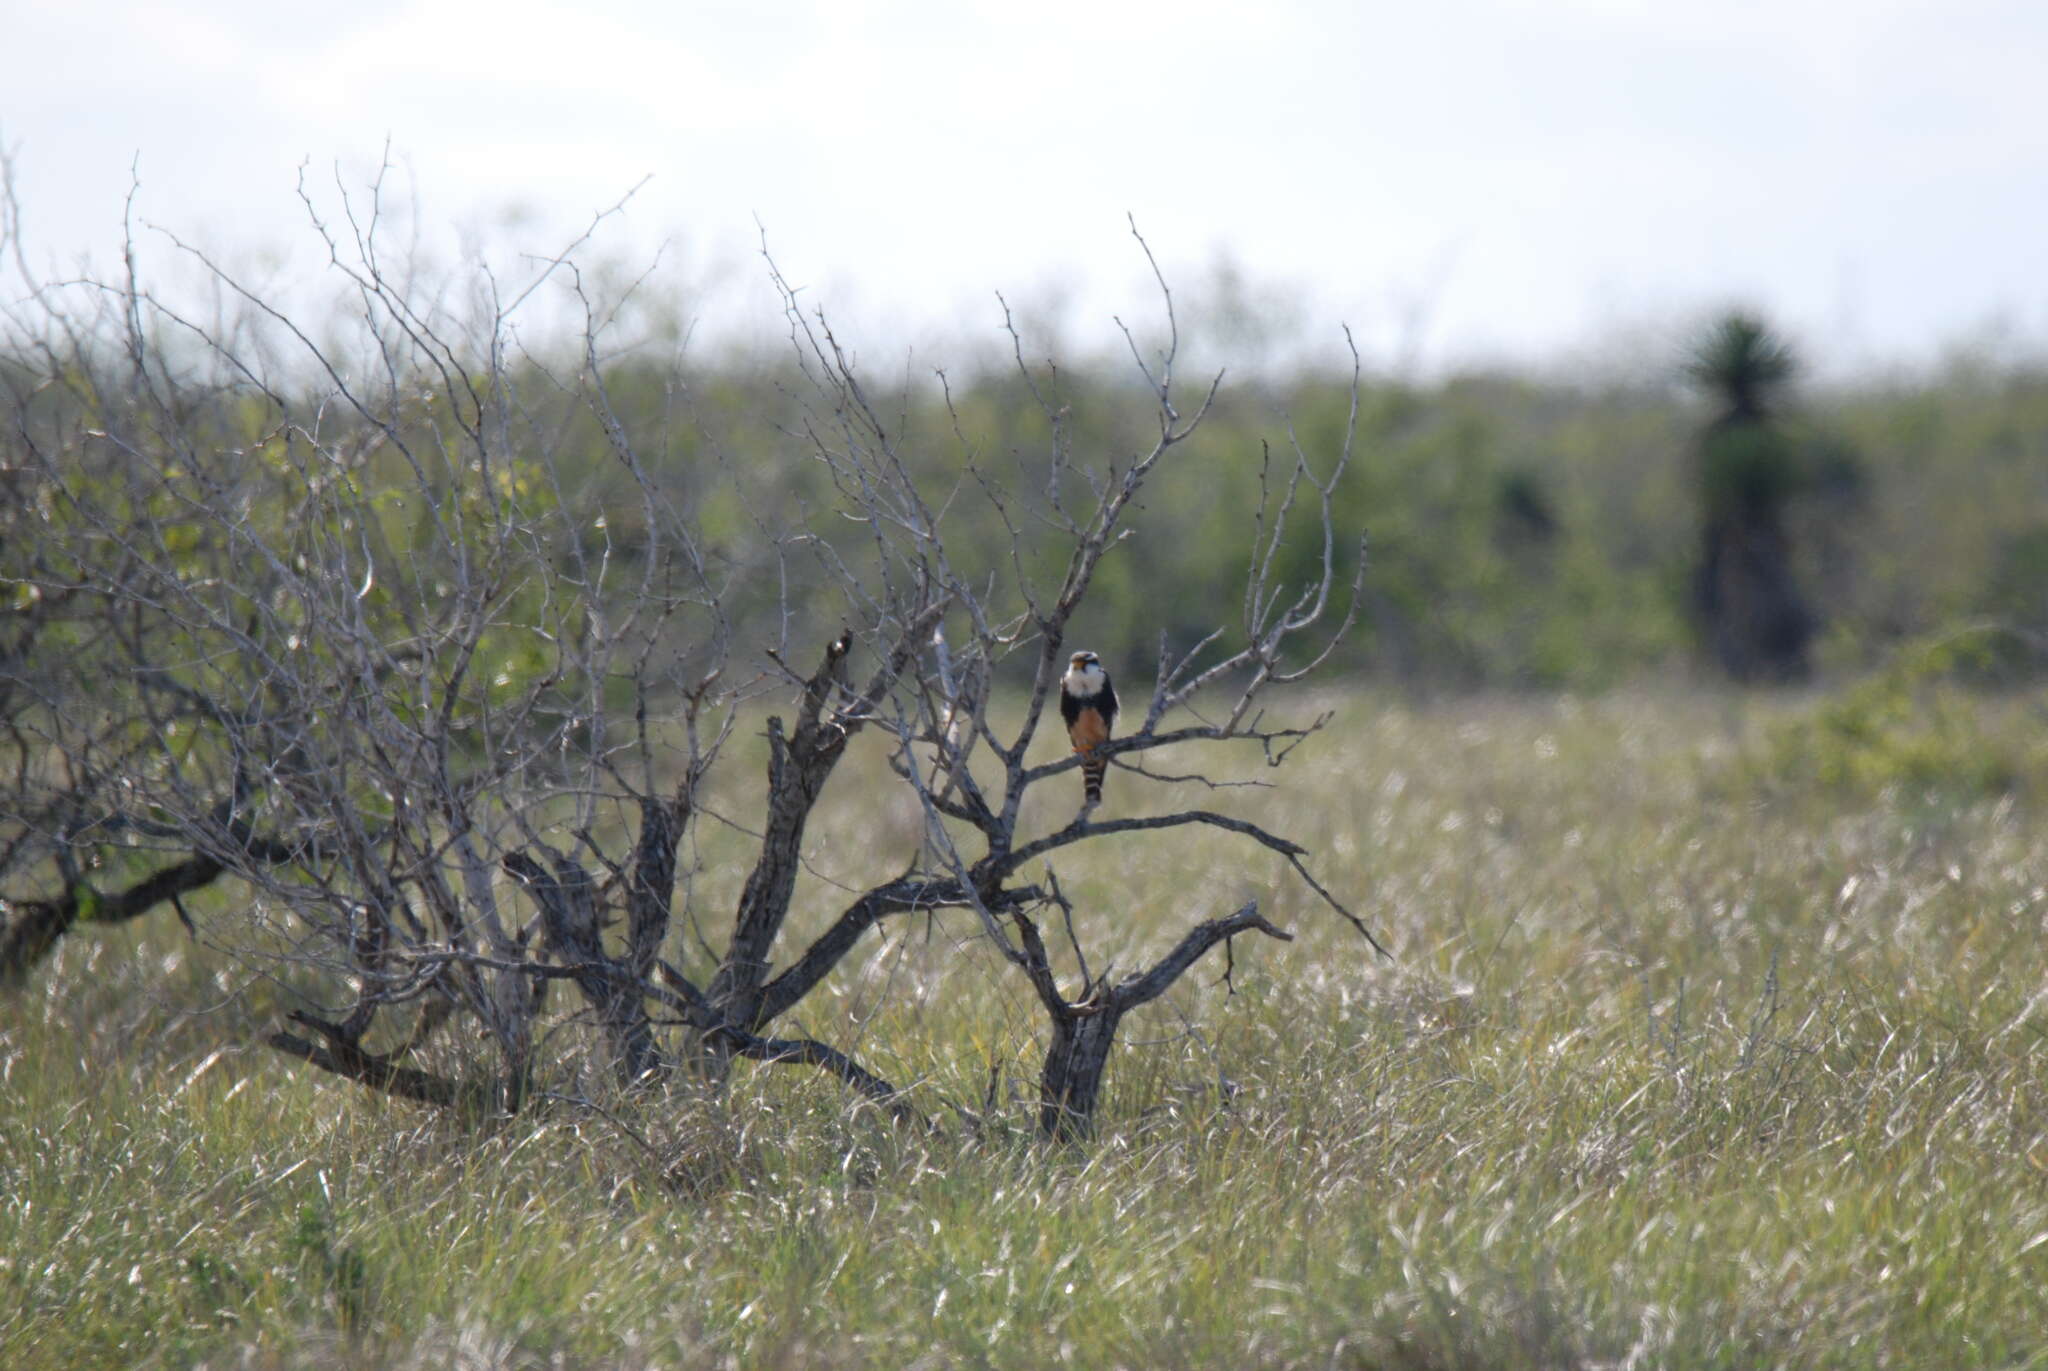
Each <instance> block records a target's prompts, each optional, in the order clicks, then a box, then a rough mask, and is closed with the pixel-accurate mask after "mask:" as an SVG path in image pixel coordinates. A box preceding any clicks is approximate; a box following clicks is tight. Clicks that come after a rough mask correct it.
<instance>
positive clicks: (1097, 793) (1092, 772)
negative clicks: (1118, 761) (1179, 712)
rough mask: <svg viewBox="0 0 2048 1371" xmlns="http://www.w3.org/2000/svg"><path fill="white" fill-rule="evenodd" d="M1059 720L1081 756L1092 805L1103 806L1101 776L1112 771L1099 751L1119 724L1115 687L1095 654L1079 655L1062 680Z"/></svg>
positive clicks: (1078, 653)
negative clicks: (1064, 723)
mask: <svg viewBox="0 0 2048 1371" xmlns="http://www.w3.org/2000/svg"><path fill="white" fill-rule="evenodd" d="M1060 717H1061V718H1063V719H1065V720H1066V721H1067V737H1068V738H1069V739H1070V740H1071V741H1072V742H1073V744H1074V751H1076V752H1078V753H1080V754H1081V783H1082V785H1083V787H1084V790H1083V793H1084V794H1085V795H1086V797H1087V801H1088V803H1089V804H1091V805H1099V804H1101V803H1102V774H1103V773H1104V772H1105V771H1107V770H1109V758H1108V757H1105V756H1103V755H1102V753H1101V751H1100V750H1099V749H1100V748H1101V746H1102V744H1104V743H1106V742H1108V741H1109V730H1110V729H1111V727H1113V726H1114V725H1115V723H1116V687H1115V686H1113V685H1111V684H1110V683H1109V673H1108V672H1107V671H1104V670H1103V669H1102V661H1101V659H1100V658H1098V657H1097V656H1096V655H1095V654H1094V653H1092V652H1076V653H1075V654H1074V656H1073V659H1072V661H1070V662H1069V663H1068V665H1067V674H1066V675H1064V676H1062V677H1060Z"/></svg>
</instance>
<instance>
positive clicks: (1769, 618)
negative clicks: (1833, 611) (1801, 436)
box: [1685, 310, 1814, 681]
mask: <svg viewBox="0 0 2048 1371" xmlns="http://www.w3.org/2000/svg"><path fill="white" fill-rule="evenodd" d="M1798 370H1799V362H1798V358H1797V356H1796V355H1795V354H1794V353H1793V351H1792V348H1791V346H1790V345H1789V344H1787V343H1786V342H1785V341H1784V340H1783V339H1782V338H1780V337H1779V336H1778V335H1777V334H1775V333H1774V332H1773V331H1772V330H1771V329H1770V327H1769V326H1768V325H1767V324H1765V323H1764V322H1763V321H1762V320H1761V319H1759V318H1757V317H1756V316H1755V315H1752V314H1747V313H1744V312H1742V311H1739V310H1738V311H1734V312H1731V313H1729V314H1726V315H1724V316H1722V317H1721V318H1720V319H1717V320H1716V321H1715V322H1714V323H1713V324H1711V325H1710V326H1709V327H1708V328H1707V331H1706V333H1705V334H1704V335H1703V336H1702V337H1701V339H1700V341H1699V342H1698V344H1697V345H1696V346H1695V347H1694V349H1693V352H1692V356H1691V358H1690V359H1689V360H1688V362H1687V363H1686V366H1685V373H1686V375H1687V376H1688V377H1689V378H1690V379H1691V380H1692V381H1693V382H1694V383H1695V384H1696V385H1698V386H1699V387H1700V388H1701V389H1702V390H1703V391H1705V392H1706V393H1707V395H1708V397H1709V398H1710V399H1711V400H1712V401H1713V403H1714V406H1715V413H1714V415H1713V417H1712V418H1711V419H1709V420H1708V422H1707V425H1706V427H1705V428H1704V429H1703V430H1702V431H1701V433H1700V438H1699V450H1698V479H1699V489H1700V515H1701V540H1700V542H1701V549H1700V567H1699V572H1698V575H1697V578H1696V580H1695V583H1694V599H1695V605H1694V607H1695V609H1696V611H1697V613H1698V616H1699V622H1700V631H1701V635H1702V637H1703V638H1704V640H1705V643H1706V646H1707V647H1708V648H1709V650H1711V651H1712V653H1713V654H1714V657H1715V659H1716V660H1717V661H1718V662H1719V663H1720V664H1721V667H1722V669H1723V670H1725V671H1726V672H1727V673H1728V674H1729V675H1730V676H1731V677H1733V678H1734V679H1736V680H1738V681H1755V680H1789V679H1796V678H1798V677H1801V676H1804V675H1805V674H1806V671H1807V657H1806V649H1807V644H1808V643H1809V642H1810V641H1811V639H1812V637H1813V627H1814V620H1813V614H1812V612H1811V611H1810V610H1809V609H1808V608H1807V605H1806V601H1805V598H1804V597H1803V596H1802V595H1801V594H1800V592H1799V586H1798V584H1797V582H1796V580H1795V579H1794V577H1793V574H1792V557H1791V548H1790V543H1789V540H1788V538H1787V536H1786V532H1785V506H1786V505H1787V504H1788V503H1789V502H1790V501H1791V499H1792V497H1793V496H1794V495H1795V494H1796V493H1797V492H1798V490H1799V487H1800V484H1801V479H1802V477H1801V466H1800V453H1799V444H1798V441H1797V439H1796V438H1795V437H1794V436H1793V435H1792V434H1791V433H1790V432H1789V431H1788V429H1787V428H1786V426H1785V424H1784V422H1783V419H1782V410H1783V401H1784V397H1785V392H1786V391H1787V389H1788V388H1789V386H1790V384H1791V381H1792V379H1793V377H1794V376H1796V375H1797V374H1798Z"/></svg>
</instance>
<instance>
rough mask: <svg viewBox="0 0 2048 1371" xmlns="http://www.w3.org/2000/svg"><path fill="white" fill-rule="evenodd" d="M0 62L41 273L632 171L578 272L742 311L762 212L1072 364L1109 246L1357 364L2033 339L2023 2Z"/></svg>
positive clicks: (324, 16)
mask: <svg viewBox="0 0 2048 1371" xmlns="http://www.w3.org/2000/svg"><path fill="white" fill-rule="evenodd" d="M0 33H4V34H5V41H4V56H0V139H4V141H5V144H6V145H7V146H8V147H9V148H11V149H12V150H13V152H14V161H15V179H16V189H17V192H18V195H19V197H20V199H21V202H22V205H23V209H24V222H25V235H24V236H25V239H26V242H27V244H28V248H29V252H30V256H31V258H32V259H33V260H34V261H35V262H36V263H37V264H38V265H39V266H42V265H54V266H56V267H59V268H64V269H68V268H70V267H71V266H74V265H75V264H76V263H77V261H78V260H79V259H80V258H81V257H86V256H89V257H90V258H91V259H92V260H93V262H94V263H95V264H96V265H98V266H100V267H101V268H102V269H104V268H105V267H106V266H107V265H108V264H109V263H111V262H113V261H115V260H116V257H115V252H116V248H115V244H116V243H117V242H118V236H119V225H120V220H121V213H122V200H123V197H124V195H125V193H126V191H127V189H128V186H129V179H130V168H131V165H132V166H135V167H136V168H138V169H139V176H140V181H141V190H140V195H139V199H138V207H139V209H138V212H139V215H140V217H142V218H144V219H146V220H147V221H149V222H151V223H154V224H161V225H164V226H167V227H169V228H172V229H174V230H176V231H177V232H178V233H179V234H180V235H181V236H184V237H187V238H190V239H194V240H197V241H200V242H203V243H206V244H208V245H209V246H210V247H212V248H214V249H215V250H217V251H221V252H224V253H228V254H231V255H240V256H245V257H248V258H249V259H251V260H253V257H254V254H256V253H257V251H258V250H259V249H262V250H265V251H267V252H269V253H270V254H271V256H272V257H273V258H274V259H275V260H278V261H281V262H282V263H283V264H284V266H283V268H282V269H283V270H285V271H290V270H295V269H298V268H301V267H305V266H308V265H309V264H311V263H312V262H314V261H315V260H317V257H318V254H317V253H316V252H314V251H313V250H312V246H313V245H311V244H310V243H308V242H307V240H306V234H305V231H304V227H303V225H304V222H305V221H304V217H303V213H302V211H301V209H300V207H299V205H298V202H297V200H296V198H295V195H294V189H293V188H294V185H295V182H296V178H297V176H298V170H299V168H300V167H301V166H302V165H306V166H308V167H309V168H310V172H311V174H312V175H313V176H314V177H315V178H316V180H317V181H318V182H319V183H320V184H321V185H323V186H331V185H332V184H333V182H334V178H335V176H336V174H337V168H338V169H339V174H340V175H341V177H342V178H343V180H344V181H345V182H347V183H348V184H351V185H355V186H361V185H362V184H364V183H365V182H367V180H368V179H369V177H370V175H371V174H372V173H373V171H374V170H375V167H376V166H377V164H378V161H379V158H380V156H381V154H382V150H383V148H384V146H385V145H386V142H387V140H388V143H389V146H390V148H391V150H392V156H393V159H394V161H395V162H396V163H397V164H398V165H399V167H400V169H401V171H400V177H399V179H400V182H401V184H402V188H403V189H404V191H405V193H406V194H407V195H413V194H416V195H417V199H418V203H419V207H420V210H421V212H422V214H423V215H424V217H425V219H426V221H427V222H428V223H429V224H430V225H435V226H439V227H442V228H445V229H448V230H449V231H451V233H452V232H454V231H457V230H459V231H463V232H467V233H469V234H470V235H471V236H472V237H480V238H482V239H485V240H488V241H492V242H494V243H498V244H510V245H512V246H515V247H517V248H520V249H529V248H531V249H538V248H543V247H546V246H548V245H549V244H550V243H551V242H553V241H554V240H555V239H556V238H558V237H559V236H560V235H561V234H563V233H565V232H569V231H571V230H572V229H573V228H574V227H575V226H578V225H580V224H581V223H583V222H585V221H587V220H588V218H589V216H590V215H591V214H592V213H593V212H594V211H596V210H598V209H600V208H602V207H604V206H606V205H609V204H611V203H613V202H615V201H616V200H618V199H619V198H620V197H621V196H622V195H624V194H625V193H626V192H627V191H628V190H630V189H631V188H632V187H634V186H635V185H636V184H638V183H640V182H641V181H642V180H643V178H650V177H651V179H649V180H647V182H646V184H645V186H644V187H643V188H642V189H641V190H640V191H639V192H638V193H637V195H636V196H635V197H634V198H633V199H632V201H631V202H630V204H629V205H628V207H627V209H626V211H625V212H624V214H623V215H622V216H621V218H620V219H619V220H618V221H616V222H614V223H611V224H609V225H608V226H607V229H606V237H605V239H604V242H605V244H606V247H607V250H610V251H613V252H615V253H616V255H618V256H621V257H624V258H628V259H630V258H632V257H634V256H635V255H639V256H651V255H652V253H653V252H654V250H655V249H656V248H657V247H660V248H662V250H663V252H664V254H665V261H666V262H668V263H669V264H670V265H671V266H673V267H674V268H676V269H677V270H678V271H679V272H681V273H682V274H683V275H685V276H687V277H689V278H690V279H696V280H725V281H727V282H728V284H727V286H726V288H725V289H726V296H725V298H726V300H727V304H726V305H725V306H723V307H724V308H736V307H743V308H755V307H765V308H766V311H767V312H768V313H770V314H772V310H773V306H772V299H771V298H770V297H769V296H767V294H766V292H765V290H764V289H763V288H762V287H761V284H760V273H759V269H758V267H757V265H756V264H755V262H754V261H753V259H752V258H751V256H750V254H751V253H752V252H753V251H754V247H755V244H756V239H757V229H756V223H757V221H758V223H759V225H761V226H762V227H763V228H765V230H766V233H767V235H768V239H769V242H770V244H771V246H772V247H773V249H774V250H775V253H776V256H777V258H778V260H779V261H780V263H781V265H782V266H783V268H784V269H785V271H786V272H787V273H788V274H789V275H790V276H791V278H792V279H793V280H796V281H797V282H799V283H800V284H802V285H804V286H806V287H808V288H809V289H810V290H811V291H812V292H813V294H814V295H815V296H816V298H819V299H821V300H823V301H825V302H826V303H828V304H830V305H832V306H833V307H834V308H835V309H838V310H843V311H845V312H847V313H849V314H851V315H852V316H853V317H854V318H855V319H856V320H858V321H860V322H861V323H862V324H864V325H865V326H867V327H870V328H872V329H874V330H876V331H877V332H878V333H881V334H887V333H889V332H890V331H891V330H899V329H907V330H908V331H910V332H911V333H913V334H915V333H917V332H919V331H920V330H923V331H925V333H926V335H927V336H930V335H933V334H943V333H946V332H953V333H973V332H978V331H983V330H986V329H987V328H988V327H989V326H990V325H991V324H992V322H993V321H994V320H995V318H996V315H995V313H994V309H995V306H994V303H993V292H995V291H997V290H1001V291H1003V292H1005V294H1007V295H1008V296H1009V297H1010V298H1011V299H1012V300H1013V301H1022V302H1033V303H1035V304H1037V305H1040V306H1044V307H1046V308H1049V309H1053V311H1054V312H1055V313H1056V314H1057V315H1058V317H1060V318H1061V319H1063V320H1064V323H1065V326H1066V328H1067V329H1068V330H1069V331H1071V332H1073V333H1075V334H1077V335H1081V336H1084V337H1090V338H1095V339H1099V338H1100V337H1101V336H1102V335H1103V334H1105V333H1107V332H1108V331H1109V330H1110V329H1111V328H1112V327H1113V326H1111V325H1110V324H1109V322H1108V316H1109V315H1110V314H1111V313H1112V312H1127V311H1130V310H1132V309H1133V308H1137V307H1139V294H1138V287H1139V284H1140V282H1141V279H1142V273H1143V270H1144V267H1143V262H1142V259H1140V258H1139V257H1138V256H1137V254H1136V250H1135V247H1134V245H1133V244H1132V242H1131V240H1130V238H1129V234H1128V229H1127V226H1126V221H1125V215H1126V213H1127V212H1128V213H1131V214H1134V215H1135V216H1136V217H1137V220H1138V223H1139V225H1140V227H1141V228H1142V229H1143V230H1144V232H1145V234H1146V236H1147V238H1148V239H1149V240H1150V242H1151V243H1152V245H1153V247H1154V248H1155V250H1156V251H1157V252H1158V253H1159V255H1160V257H1161V259H1162V262H1163V263H1164V264H1165V265H1166V267H1167V268H1168V270H1169V272H1170V274H1171V276H1172V277H1173V279H1174V280H1175V282H1176V283H1177V284H1178V285H1180V286H1182V287H1183V289H1185V290H1186V291H1188V292H1190V293H1191V294H1193V293H1199V292H1200V291H1202V290H1207V289H1209V285H1208V283H1209V282H1211V281H1212V280H1213V279H1215V277H1216V274H1217V272H1218V270H1219V266H1220V264H1222V263H1225V262H1228V263H1231V264H1234V266H1235V268H1236V270H1237V271H1239V272H1240V273H1241V274H1242V277H1243V278H1244V280H1246V281H1247V282H1249V283H1250V284H1251V286H1252V287H1253V294H1254V295H1255V296H1264V297H1268V298H1269V299H1270V300H1271V301H1272V302H1275V303H1274V305H1273V308H1272V317H1273V318H1274V319H1275V320H1276V321H1277V323H1278V325H1279V326H1280V327H1281V328H1282V329H1283V331H1285V332H1288V333H1290V334H1291V333H1296V332H1298V333H1299V334H1301V335H1304V336H1308V335H1315V336H1322V335H1324V334H1326V333H1328V332H1329V331H1330V330H1333V329H1334V327H1335V323H1336V321H1338V320H1340V319H1341V320H1346V321H1349V322H1351V323H1352V324H1353V325H1354V326H1356V327H1357V329H1358V330H1359V333H1360V335H1361V337H1362V338H1363V339H1364V340H1365V342H1366V344H1367V347H1368V351H1369V352H1371V353H1372V354H1374V359H1375V360H1377V361H1382V362H1384V361H1388V360H1392V359H1393V357H1394V355H1395V354H1396V353H1403V352H1404V351H1407V352H1413V353H1415V354H1416V355H1417V356H1418V357H1419V359H1420V363H1421V364H1422V365H1424V366H1428V367H1432V368H1441V367H1445V366H1453V365H1459V364H1465V363H1471V362H1474V361H1490V360H1501V359H1506V360H1512V361H1519V362H1525V363H1532V364H1536V365H1545V364H1554V363H1555V362H1556V361H1557V360H1558V359H1559V358H1561V357H1566V356H1570V355H1572V354H1574V353H1575V352H1582V351H1584V350H1586V349H1589V348H1596V347H1598V346H1600V345H1602V344H1606V345H1608V346H1618V345H1619V346H1625V345H1627V340H1629V339H1632V338H1637V337H1642V336H1649V335H1650V334H1654V332H1655V331H1656V330H1657V329H1659V328H1669V327H1671V326H1673V325H1674V324H1675V323H1676V321H1678V320H1681V319H1682V318H1684V317H1687V316H1689V315H1694V314H1697V313H1698V312H1699V311H1701V310H1703V309H1705V308H1707V307H1710V306H1712V305H1714V304H1716V303H1722V302H1728V301H1737V300H1739V301H1745V302H1749V303H1752V304H1756V305H1759V306H1762V307H1764V308H1766V309H1768V310H1770V311H1772V312H1774V313H1775V314H1776V315H1777V316H1778V317H1779V318H1781V319H1782V320H1783V321H1784V322H1785V323H1786V324H1787V325H1789V326H1790V327H1791V328H1792V329H1793V330H1794V331H1795V332H1796V333H1797V334H1798V335H1799V336H1801V337H1802V338H1803V339H1805V340H1806V341H1807V343H1808V345H1809V349H1810V350H1812V351H1815V352H1819V353H1823V354H1824V355H1825V359H1826V360H1827V361H1828V362H1829V363H1831V367H1830V369H1837V368H1847V367H1854V366H1863V365H1869V364H1872V363H1884V362H1893V361H1916V360H1924V359H1926V358H1928V357H1931V356H1934V355H1937V354H1938V353H1939V352H1940V351H1941V350H1942V349H1943V348H1944V347H1946V346H1949V345H1953V344H1957V343H1961V342H1969V341H1972V340H1981V339H1982V338H1984V337H1986V336H1988V335H1989V334H1990V333H1995V332H1996V331H1997V330H2004V331H2005V332H2006V333H2007V334H2008V335H2010V336H2012V337H2014V338H2016V339H2017V340H2019V342H2020V343H2021V344H2022V345H2024V346H2027V347H2028V348H2030V349H2033V350H2036V351H2038V350H2040V349H2041V347H2042V344H2043V341H2044V340H2048V271H2044V267H2048V247H2044V241H2048V6H2043V5H2041V4H2039V3H1976V2H1975V0H1941V2H1940V3H1920V2H1919V0H1769V3H1750V0H1716V2H1715V3H1712V4H1708V3H1690V4H1687V3H1674V2H1673V0H1546V2H1544V3H1507V0H1422V3H1413V2H1410V3H1402V4H1397V5H1381V4H1369V3H1319V2H1310V0H1303V2H1302V3H1294V4H1288V3H1269V4H1265V5H1261V6H1257V7H1253V6H1249V5H1242V4H1233V5H1220V4H1209V3H1202V2H1201V0H1172V3H1153V0H1095V3H1090V4H1085V5H1082V4H1070V3H1066V2H1065V0H1037V2H1036V3H1032V4H1016V3H1004V4H1000V5H998V4H990V3H979V2H978V0H946V3H916V4H913V3H861V2H860V0H830V2H829V3H776V2H775V0H755V2H754V3H693V2H692V0H668V3H646V4H639V3H615V2H614V3H607V0H591V3H588V4H585V5H583V6H580V7H578V8H576V9H573V10H572V9H568V8H557V7H555V6H551V5H547V4H541V3H534V2H533V0H493V3H489V4H484V3H470V2H469V0H347V3H343V4H338V5H323V6H319V7H314V6H308V5H301V4H294V3H291V0H200V2H195V3H186V4H182V5H180V4H164V3H145V4H128V3H120V0H70V2H69V3H66V4H62V5H59V4H54V3H49V2H48V0H0ZM734 280H736V281H737V282H738V284H737V285H734V284H731V282H732V281H734ZM735 301H737V302H738V304H737V305H735V304H734V303H733V302H735ZM1282 306H1285V307H1282Z"/></svg>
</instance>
